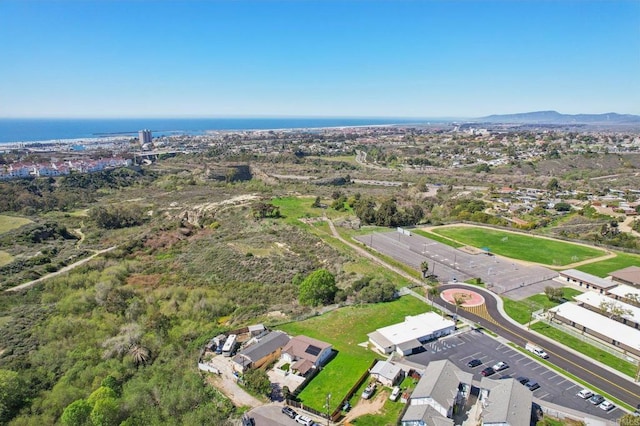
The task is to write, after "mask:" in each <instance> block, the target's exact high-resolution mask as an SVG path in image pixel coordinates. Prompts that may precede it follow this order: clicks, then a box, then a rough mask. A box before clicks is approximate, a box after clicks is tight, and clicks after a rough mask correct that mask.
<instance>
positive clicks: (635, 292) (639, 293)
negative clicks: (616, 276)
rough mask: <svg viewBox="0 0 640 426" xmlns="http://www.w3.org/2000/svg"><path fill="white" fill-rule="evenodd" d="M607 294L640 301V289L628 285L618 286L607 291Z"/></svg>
mask: <svg viewBox="0 0 640 426" xmlns="http://www.w3.org/2000/svg"><path fill="white" fill-rule="evenodd" d="M607 292H609V293H610V294H613V295H615V296H618V297H626V298H627V299H636V300H638V301H640V289H638V288H635V287H632V286H630V285H628V284H618V285H617V286H615V287H614V288H612V289H609V290H607Z"/></svg>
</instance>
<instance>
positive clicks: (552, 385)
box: [407, 330, 624, 420]
mask: <svg viewBox="0 0 640 426" xmlns="http://www.w3.org/2000/svg"><path fill="white" fill-rule="evenodd" d="M424 348H425V351H424V352H422V353H419V354H415V355H410V356H408V357H407V360H409V361H411V362H414V363H417V364H421V365H425V366H426V365H427V364H428V363H429V362H430V361H434V360H441V359H449V360H450V361H452V362H453V363H454V364H456V365H457V366H458V367H460V368H461V369H462V370H464V371H468V372H472V373H473V380H474V385H476V386H479V384H480V380H481V379H482V375H481V374H480V372H481V371H482V369H483V368H485V367H491V366H492V365H494V364H496V363H498V362H500V361H503V362H506V363H507V364H508V365H509V368H507V369H506V370H503V371H500V372H497V373H495V374H494V375H492V376H491V378H492V379H497V380H499V379H502V378H509V377H511V378H514V379H515V378H518V377H520V376H524V377H527V378H529V379H532V380H535V381H537V382H538V383H539V384H540V388H539V389H536V390H535V391H533V396H534V397H535V398H538V399H540V400H542V401H548V402H552V403H553V404H556V405H560V406H563V407H567V408H570V409H573V410H578V411H580V412H583V413H588V414H589V415H591V416H594V417H600V418H603V419H607V420H613V419H617V418H619V417H620V416H622V415H623V414H624V412H622V411H621V410H620V409H618V408H617V407H616V408H614V409H613V410H611V411H609V412H605V411H603V410H601V409H600V408H598V406H594V405H592V404H591V403H589V402H588V401H586V400H584V399H581V398H578V397H577V396H576V394H577V393H578V392H579V391H580V390H581V389H582V386H580V385H577V384H576V383H574V382H572V381H570V380H567V379H565V378H564V377H562V376H560V375H558V374H556V373H555V372H554V371H553V370H550V369H548V368H547V367H546V366H544V365H542V364H540V363H538V362H537V361H536V360H535V359H532V358H530V357H528V356H527V355H525V354H523V353H521V352H520V351H518V350H515V349H513V348H512V347H510V346H507V345H505V344H502V343H500V342H499V341H498V340H496V339H494V338H492V337H490V336H487V335H486V334H484V333H482V332H480V331H477V330H472V331H469V332H465V333H461V334H458V335H456V336H452V337H448V338H445V339H441V340H439V341H437V342H432V343H427V344H425V345H424ZM472 359H480V360H481V361H482V365H480V366H478V367H474V368H470V367H467V363H468V362H469V361H470V360H472ZM543 405H544V404H543Z"/></svg>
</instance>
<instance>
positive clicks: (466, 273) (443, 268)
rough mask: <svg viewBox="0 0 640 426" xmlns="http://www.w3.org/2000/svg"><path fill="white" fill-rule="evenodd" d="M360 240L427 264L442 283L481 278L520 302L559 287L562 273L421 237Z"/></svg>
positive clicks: (381, 235)
mask: <svg viewBox="0 0 640 426" xmlns="http://www.w3.org/2000/svg"><path fill="white" fill-rule="evenodd" d="M356 239H357V240H358V241H360V242H362V243H364V244H366V245H367V246H369V247H372V248H373V249H375V250H377V251H379V252H381V253H383V254H385V255H387V256H391V257H393V258H394V259H396V260H398V261H400V262H403V263H405V264H407V265H409V266H411V267H413V268H415V269H417V270H420V264H421V263H422V262H423V261H425V260H426V261H427V262H428V263H429V268H430V272H432V273H434V274H435V275H437V276H438V281H440V282H449V281H455V280H457V281H461V282H462V281H467V280H469V279H471V278H476V277H479V278H481V279H482V281H484V282H485V283H487V287H488V288H489V289H490V290H492V291H493V292H495V293H498V294H507V295H508V296H509V297H510V298H513V299H516V300H519V299H524V298H526V297H528V296H531V295H533V294H537V293H540V292H543V291H544V287H545V286H548V285H550V286H552V287H558V286H560V285H561V284H559V283H558V282H555V281H553V278H555V277H557V276H558V273H557V272H555V271H552V270H550V269H547V268H543V267H541V266H531V265H525V264H522V263H519V262H516V261H513V260H510V259H507V258H503V257H500V256H490V255H488V254H486V253H484V252H482V251H479V252H478V253H477V254H472V253H467V252H465V251H463V250H460V249H456V248H453V247H450V246H447V245H445V244H442V243H439V242H437V241H433V240H430V239H428V238H425V237H422V236H420V235H417V234H413V233H411V235H405V234H402V233H400V232H396V231H389V232H375V233H372V234H369V235H362V236H359V237H356Z"/></svg>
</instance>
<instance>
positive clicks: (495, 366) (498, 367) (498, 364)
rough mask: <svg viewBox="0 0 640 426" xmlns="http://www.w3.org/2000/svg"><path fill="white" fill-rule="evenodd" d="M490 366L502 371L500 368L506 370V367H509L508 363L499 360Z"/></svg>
mask: <svg viewBox="0 0 640 426" xmlns="http://www.w3.org/2000/svg"><path fill="white" fill-rule="evenodd" d="M491 368H493V369H494V370H496V371H502V370H506V369H507V368H509V365H508V364H507V363H506V362H502V361H500V362H499V363H497V364H496V365H494V366H493V367H491Z"/></svg>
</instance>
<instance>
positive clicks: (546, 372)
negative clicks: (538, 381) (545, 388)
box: [540, 370, 554, 376]
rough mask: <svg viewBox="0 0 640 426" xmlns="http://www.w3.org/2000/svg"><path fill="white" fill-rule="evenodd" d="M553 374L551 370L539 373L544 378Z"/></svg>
mask: <svg viewBox="0 0 640 426" xmlns="http://www.w3.org/2000/svg"><path fill="white" fill-rule="evenodd" d="M549 373H551V374H554V373H553V372H552V371H551V370H544V371H543V372H542V373H540V375H541V376H544V375H545V374H549Z"/></svg>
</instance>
